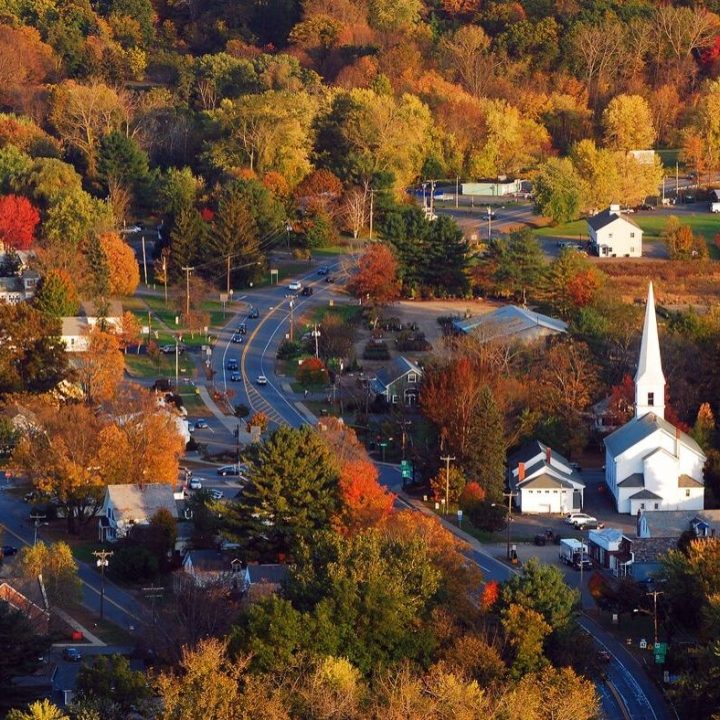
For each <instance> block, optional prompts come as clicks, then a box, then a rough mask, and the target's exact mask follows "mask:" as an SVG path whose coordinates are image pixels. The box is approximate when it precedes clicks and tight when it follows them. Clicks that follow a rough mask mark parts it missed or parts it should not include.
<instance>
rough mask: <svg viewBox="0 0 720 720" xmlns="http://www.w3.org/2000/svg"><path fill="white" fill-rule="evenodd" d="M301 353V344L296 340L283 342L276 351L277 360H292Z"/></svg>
mask: <svg viewBox="0 0 720 720" xmlns="http://www.w3.org/2000/svg"><path fill="white" fill-rule="evenodd" d="M301 353H302V343H300V342H298V341H297V340H283V341H282V342H281V343H280V347H279V348H278V351H277V358H278V360H292V359H293V358H296V357H298V356H299V355H300V354H301Z"/></svg>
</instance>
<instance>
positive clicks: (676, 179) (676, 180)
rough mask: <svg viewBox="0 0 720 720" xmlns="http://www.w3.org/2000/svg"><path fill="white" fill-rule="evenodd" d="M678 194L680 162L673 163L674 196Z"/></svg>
mask: <svg viewBox="0 0 720 720" xmlns="http://www.w3.org/2000/svg"><path fill="white" fill-rule="evenodd" d="M679 194H680V164H679V163H677V162H676V163H675V198H677V196H678V195H679Z"/></svg>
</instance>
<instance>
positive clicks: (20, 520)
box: [0, 479, 147, 630]
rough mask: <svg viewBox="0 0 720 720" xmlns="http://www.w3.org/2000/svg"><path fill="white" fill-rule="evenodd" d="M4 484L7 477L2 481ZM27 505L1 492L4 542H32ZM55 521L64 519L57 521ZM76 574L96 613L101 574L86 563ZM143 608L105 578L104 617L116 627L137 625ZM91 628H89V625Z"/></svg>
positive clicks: (86, 600) (86, 602)
mask: <svg viewBox="0 0 720 720" xmlns="http://www.w3.org/2000/svg"><path fill="white" fill-rule="evenodd" d="M2 482H3V483H5V485H0V488H2V487H6V480H4V479H3V480H2ZM29 510H30V506H29V505H28V504H27V503H24V502H22V501H19V500H18V499H17V498H16V497H14V496H13V495H10V494H9V493H6V492H4V491H0V525H1V526H2V528H3V530H4V533H3V535H4V542H7V543H8V544H10V545H15V546H16V547H21V546H22V545H32V543H33V535H34V526H33V524H32V522H31V521H30V520H29V519H28V514H29ZM57 522H63V521H62V520H59V521H57ZM43 535H44V532H43V527H42V526H41V527H40V528H39V529H38V539H40V540H42V539H43ZM78 568H79V569H78V574H79V576H80V579H81V581H82V593H83V605H85V606H86V607H87V608H89V609H90V610H92V611H93V612H96V613H98V614H99V612H100V576H99V575H98V573H97V572H96V571H95V570H94V568H91V567H90V566H89V565H87V564H86V563H83V562H78ZM146 615H147V613H146V611H145V608H144V607H143V606H142V605H141V604H140V603H139V602H138V601H137V600H136V599H135V598H134V597H133V596H132V595H130V594H129V593H127V592H125V591H124V590H122V589H120V588H119V587H117V585H115V584H114V583H112V582H110V581H107V580H106V581H105V617H107V619H108V620H110V621H111V622H113V623H115V624H116V625H118V626H119V627H121V628H123V629H125V630H129V629H130V628H131V627H134V628H137V627H138V626H139V625H141V624H142V622H143V618H146ZM88 629H89V630H92V628H88Z"/></svg>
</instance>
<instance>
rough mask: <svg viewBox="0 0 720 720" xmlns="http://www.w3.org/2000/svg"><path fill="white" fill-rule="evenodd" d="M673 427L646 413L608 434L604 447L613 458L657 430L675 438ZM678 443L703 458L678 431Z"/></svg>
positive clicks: (699, 449)
mask: <svg viewBox="0 0 720 720" xmlns="http://www.w3.org/2000/svg"><path fill="white" fill-rule="evenodd" d="M675 429H676V428H675V426H674V425H673V424H672V423H671V422H668V421H667V420H665V419H664V418H661V417H659V416H658V415H656V414H655V413H646V414H645V415H643V416H642V417H641V418H633V419H632V420H630V422H627V423H625V425H623V426H622V427H621V428H618V429H617V430H615V432H612V433H610V435H608V436H607V437H606V438H605V439H604V441H603V442H604V443H605V447H606V448H607V449H608V450H609V451H610V454H611V455H612V456H613V457H618V456H620V455H622V454H623V453H624V452H625V451H626V450H628V449H629V448H631V447H633V446H634V445H637V444H638V443H639V442H640V441H641V440H644V439H645V438H646V437H649V436H650V435H652V434H653V433H654V432H656V431H657V430H663V431H664V432H666V433H667V434H668V435H672V437H675ZM680 442H681V443H682V444H683V445H685V446H686V447H688V448H690V449H691V450H694V451H695V452H696V453H698V455H701V456H702V457H705V454H704V453H703V451H702V448H701V447H700V446H699V445H698V444H697V443H696V442H695V440H693V438H691V437H690V436H689V435H688V434H687V433H684V432H682V431H680Z"/></svg>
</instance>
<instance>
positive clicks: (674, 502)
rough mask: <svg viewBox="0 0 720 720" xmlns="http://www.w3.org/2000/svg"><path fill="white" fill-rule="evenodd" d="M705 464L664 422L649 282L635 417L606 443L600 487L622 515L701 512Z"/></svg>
mask: <svg viewBox="0 0 720 720" xmlns="http://www.w3.org/2000/svg"><path fill="white" fill-rule="evenodd" d="M704 465H705V454H704V453H703V451H702V449H701V448H700V446H699V445H698V444H697V443H696V442H695V440H693V439H692V438H691V437H690V436H689V435H687V434H686V433H684V432H682V431H681V430H679V429H678V428H676V427H675V426H674V425H673V424H672V423H670V422H668V421H667V420H666V419H665V376H664V375H663V371H662V362H661V360H660V341H659V339H658V329H657V319H656V317H655V296H654V294H653V287H652V283H650V287H649V289H648V299H647V306H646V308H645V324H644V326H643V335H642V342H641V344H640V359H639V362H638V369H637V373H636V375H635V417H634V418H633V419H632V420H630V422H628V423H627V424H626V425H623V426H622V427H621V428H619V429H617V430H616V431H615V432H613V433H612V434H610V435H608V436H607V437H606V438H605V482H606V483H607V486H608V487H609V488H610V491H611V492H612V494H613V495H614V496H615V504H616V505H617V510H618V512H621V513H630V514H631V515H636V514H637V512H638V511H639V510H643V511H644V510H649V511H653V510H702V509H703V508H704V506H705V505H704V504H705V487H704V484H703V467H704Z"/></svg>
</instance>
